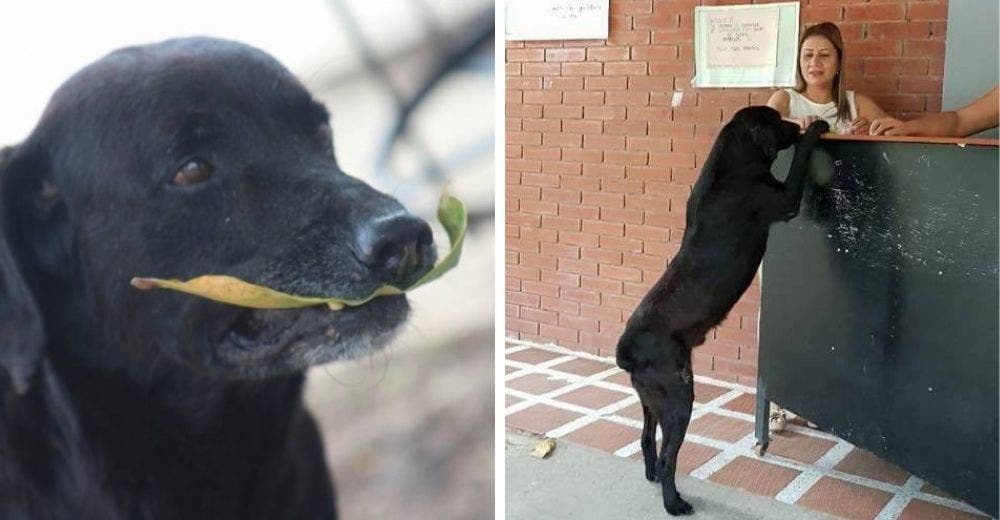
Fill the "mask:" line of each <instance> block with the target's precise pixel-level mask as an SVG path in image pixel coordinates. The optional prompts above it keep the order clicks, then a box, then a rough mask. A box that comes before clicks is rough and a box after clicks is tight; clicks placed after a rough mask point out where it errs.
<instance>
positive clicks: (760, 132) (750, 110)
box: [730, 106, 799, 163]
mask: <svg viewBox="0 0 1000 520" xmlns="http://www.w3.org/2000/svg"><path fill="white" fill-rule="evenodd" d="M730 124H732V125H734V126H736V127H738V128H739V130H740V131H741V132H743V133H745V134H744V135H746V136H747V137H749V141H750V144H751V145H752V146H753V147H754V148H755V149H757V150H758V151H759V152H760V154H761V155H762V157H764V158H765V159H766V160H767V161H768V163H770V162H772V161H774V158H775V157H777V156H778V152H779V151H780V150H784V149H785V148H788V147H789V146H791V145H793V144H795V143H796V142H797V141H798V139H799V125H796V124H795V123H792V122H789V121H785V120H783V119H781V114H779V113H778V111H777V110H775V109H773V108H771V107H766V106H752V107H746V108H742V109H740V110H739V111H738V112H736V114H735V115H734V116H733V119H732V121H731V122H730Z"/></svg>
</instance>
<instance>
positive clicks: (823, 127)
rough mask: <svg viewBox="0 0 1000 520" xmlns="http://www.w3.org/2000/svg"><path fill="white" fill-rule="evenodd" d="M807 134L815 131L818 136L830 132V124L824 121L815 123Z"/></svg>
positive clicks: (808, 129) (810, 126)
mask: <svg viewBox="0 0 1000 520" xmlns="http://www.w3.org/2000/svg"><path fill="white" fill-rule="evenodd" d="M806 131H807V132H809V131H814V132H816V133H818V134H825V133H827V132H829V131H830V123H827V122H826V121H823V120H822V119H820V120H817V121H813V123H812V124H811V125H809V128H807V129H806Z"/></svg>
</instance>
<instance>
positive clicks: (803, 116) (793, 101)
mask: <svg viewBox="0 0 1000 520" xmlns="http://www.w3.org/2000/svg"><path fill="white" fill-rule="evenodd" d="M798 65H799V66H798V67H797V68H796V71H795V74H796V81H795V83H796V85H795V88H794V89H790V88H786V89H782V90H779V91H777V92H775V93H774V95H772V96H771V99H769V100H768V101H767V106H769V107H771V108H773V109H775V110H777V111H778V112H780V113H781V115H782V117H784V118H785V119H788V120H789V121H793V122H795V123H798V124H799V125H800V126H802V128H806V127H807V126H809V124H810V123H812V122H813V121H816V120H817V119H824V120H826V122H827V123H829V124H830V128H831V131H833V132H836V133H838V134H867V133H868V128H869V125H870V123H871V121H872V120H873V119H876V118H881V117H886V116H887V115H888V114H886V113H885V111H883V110H882V109H881V108H879V106H878V105H876V104H875V102H874V101H872V100H871V98H869V97H868V96H865V95H862V94H855V93H854V91H851V90H844V81H843V79H844V74H843V65H844V41H843V39H842V38H841V37H840V29H838V28H837V26H836V25H834V24H832V23H830V22H823V23H821V24H817V25H813V26H812V27H809V28H808V29H806V30H805V31H804V32H803V33H802V38H801V39H800V40H799V64H798Z"/></svg>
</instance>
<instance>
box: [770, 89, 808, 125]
mask: <svg viewBox="0 0 1000 520" xmlns="http://www.w3.org/2000/svg"><path fill="white" fill-rule="evenodd" d="M791 102H792V97H791V96H789V95H788V92H785V91H784V90H778V91H776V92H775V93H774V94H771V99H768V100H767V106H769V107H771V108H773V109H775V110H777V111H778V113H779V114H781V118H782V119H784V120H785V121H791V122H792V123H795V124H797V125H799V126H801V127H802V128H806V127H808V126H809V125H811V124H812V123H813V121H816V120H818V119H819V118H818V117H816V116H806V117H803V118H801V119H796V118H793V117H789V114H790V113H791V111H792V109H791V108H790V105H791Z"/></svg>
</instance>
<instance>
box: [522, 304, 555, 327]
mask: <svg viewBox="0 0 1000 520" xmlns="http://www.w3.org/2000/svg"><path fill="white" fill-rule="evenodd" d="M520 317H521V318H523V319H525V320H527V321H531V322H535V323H539V324H541V323H548V324H550V325H558V324H559V315H558V314H557V313H555V312H553V311H547V310H543V309H533V308H530V307H525V308H522V309H521V315H520Z"/></svg>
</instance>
